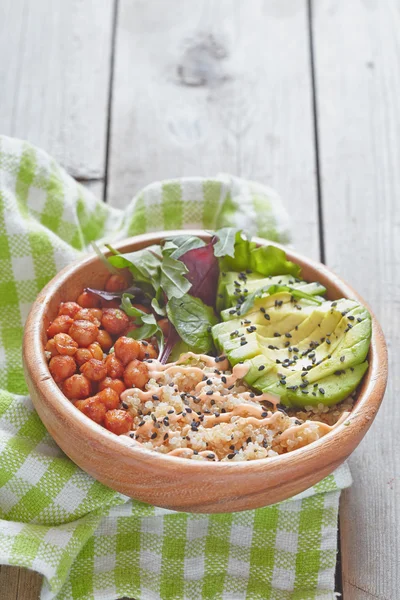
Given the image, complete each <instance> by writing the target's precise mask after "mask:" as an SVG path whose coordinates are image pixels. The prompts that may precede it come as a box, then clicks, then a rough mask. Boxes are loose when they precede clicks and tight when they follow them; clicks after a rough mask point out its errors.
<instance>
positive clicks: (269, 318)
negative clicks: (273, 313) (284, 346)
mask: <svg viewBox="0 0 400 600" xmlns="http://www.w3.org/2000/svg"><path fill="white" fill-rule="evenodd" d="M264 319H267V321H270V320H271V317H270V316H269V314H268V313H265V315H264Z"/></svg>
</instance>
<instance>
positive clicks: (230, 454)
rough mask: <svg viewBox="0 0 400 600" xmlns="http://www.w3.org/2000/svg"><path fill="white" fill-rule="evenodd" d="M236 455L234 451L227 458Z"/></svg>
mask: <svg viewBox="0 0 400 600" xmlns="http://www.w3.org/2000/svg"><path fill="white" fill-rule="evenodd" d="M234 456H235V453H234V452H232V454H228V456H227V458H234Z"/></svg>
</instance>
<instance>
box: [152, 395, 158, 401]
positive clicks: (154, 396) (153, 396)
mask: <svg viewBox="0 0 400 600" xmlns="http://www.w3.org/2000/svg"><path fill="white" fill-rule="evenodd" d="M152 398H153V400H159V399H160V398H159V397H158V396H156V394H153V395H152Z"/></svg>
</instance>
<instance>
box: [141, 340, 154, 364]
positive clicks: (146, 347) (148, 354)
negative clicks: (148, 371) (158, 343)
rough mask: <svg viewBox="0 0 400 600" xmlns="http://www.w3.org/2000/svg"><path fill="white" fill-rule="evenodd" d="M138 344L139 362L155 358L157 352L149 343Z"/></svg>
mask: <svg viewBox="0 0 400 600" xmlns="http://www.w3.org/2000/svg"><path fill="white" fill-rule="evenodd" d="M139 344H140V352H139V356H138V359H139V360H147V359H148V358H157V356H158V352H157V350H156V349H155V348H154V346H153V344H150V343H149V342H145V341H143V340H142V341H141V342H139Z"/></svg>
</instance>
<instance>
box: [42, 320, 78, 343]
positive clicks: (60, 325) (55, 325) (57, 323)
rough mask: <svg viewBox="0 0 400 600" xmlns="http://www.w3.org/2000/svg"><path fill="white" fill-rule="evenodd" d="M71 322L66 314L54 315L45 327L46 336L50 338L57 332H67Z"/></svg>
mask: <svg viewBox="0 0 400 600" xmlns="http://www.w3.org/2000/svg"><path fill="white" fill-rule="evenodd" d="M73 322H74V321H73V319H71V317H69V316H68V315H61V316H59V317H56V318H55V319H54V321H53V322H52V323H51V324H50V326H49V327H48V329H47V337H49V338H52V337H54V336H55V335H56V334H57V333H68V332H69V328H70V327H71V325H72V323H73Z"/></svg>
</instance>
